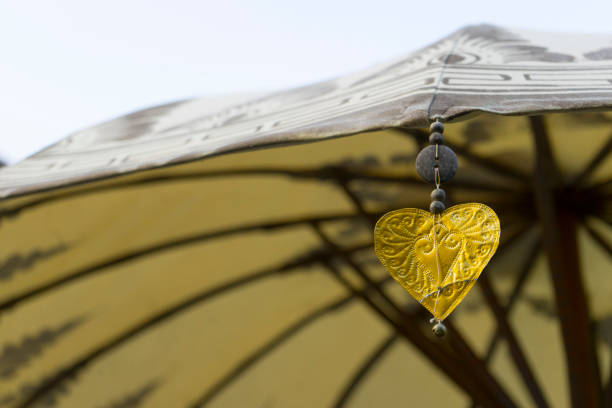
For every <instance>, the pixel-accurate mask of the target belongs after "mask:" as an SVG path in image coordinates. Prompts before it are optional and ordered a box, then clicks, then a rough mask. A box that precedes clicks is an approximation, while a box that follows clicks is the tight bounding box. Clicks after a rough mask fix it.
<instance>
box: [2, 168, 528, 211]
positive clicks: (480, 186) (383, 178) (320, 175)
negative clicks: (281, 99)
mask: <svg viewBox="0 0 612 408" xmlns="http://www.w3.org/2000/svg"><path fill="white" fill-rule="evenodd" d="M261 175H282V176H289V177H295V178H306V179H318V180H331V181H338V179H351V180H369V181H378V182H388V183H403V184H414V185H419V186H421V185H422V182H421V181H420V180H419V179H417V178H416V177H410V176H404V175H402V176H396V175H392V174H385V173H383V172H380V171H364V170H348V169H345V168H342V167H340V166H324V167H319V168H312V169H308V168H306V169H291V168H282V167H262V168H251V169H232V170H218V171H205V172H204V171H202V172H192V173H185V174H169V175H165V176H152V177H149V178H146V179H140V180H134V181H129V182H123V183H118V184H111V185H101V186H91V187H87V188H81V189H76V190H74V191H65V192H58V193H56V194H55V195H50V196H47V197H44V198H41V199H37V200H32V201H30V202H27V203H23V204H20V205H17V206H15V207H12V208H4V209H0V218H2V217H10V216H16V215H18V214H19V213H20V212H21V211H23V210H25V209H31V208H35V207H38V206H40V205H44V204H48V203H52V202H54V201H58V200H63V199H69V198H71V197H77V196H78V197H82V196H83V195H85V194H95V193H99V192H105V191H111V190H119V189H123V188H133V187H139V186H142V185H146V184H158V183H173V182H177V181H189V180H203V179H207V178H216V177H236V176H261ZM453 185H454V186H455V187H457V188H466V189H474V190H483V191H495V192H500V193H516V192H517V191H516V189H512V188H507V187H504V186H496V185H492V184H486V183H476V182H469V181H455V182H453Z"/></svg>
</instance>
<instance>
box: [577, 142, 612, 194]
mask: <svg viewBox="0 0 612 408" xmlns="http://www.w3.org/2000/svg"><path fill="white" fill-rule="evenodd" d="M611 151H612V135H610V136H608V140H607V141H606V142H605V143H604V145H603V146H602V147H601V148H600V149H598V150H597V153H595V156H593V158H592V159H591V161H589V163H588V164H587V165H586V166H585V167H584V170H582V171H581V172H580V173H578V175H576V177H574V179H573V180H572V181H571V182H570V183H569V184H570V187H573V188H581V187H583V185H584V183H586V182H587V181H588V180H589V177H590V176H591V175H592V174H593V173H594V172H595V170H597V168H598V167H599V165H600V164H601V163H602V162H603V161H604V160H605V159H606V158H607V157H608V154H610V152H611Z"/></svg>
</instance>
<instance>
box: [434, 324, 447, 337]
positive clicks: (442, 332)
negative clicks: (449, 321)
mask: <svg viewBox="0 0 612 408" xmlns="http://www.w3.org/2000/svg"><path fill="white" fill-rule="evenodd" d="M431 331H432V332H433V334H435V335H436V336H437V337H444V336H446V326H445V325H444V324H443V323H442V322H438V323H436V324H435V325H434V327H432V329H431Z"/></svg>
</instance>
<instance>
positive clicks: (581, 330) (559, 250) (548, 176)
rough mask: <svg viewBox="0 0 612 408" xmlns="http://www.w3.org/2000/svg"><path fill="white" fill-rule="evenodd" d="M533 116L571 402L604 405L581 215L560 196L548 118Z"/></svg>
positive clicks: (545, 238)
mask: <svg viewBox="0 0 612 408" xmlns="http://www.w3.org/2000/svg"><path fill="white" fill-rule="evenodd" d="M529 122H530V125H531V129H532V133H533V139H534V144H535V150H536V167H535V177H534V195H535V198H536V204H537V209H538V214H539V217H540V225H541V226H542V242H543V248H544V250H545V252H546V254H547V259H548V267H549V272H550V275H551V280H552V283H553V288H554V293H555V300H556V305H557V311H558V313H559V320H560V323H561V332H562V336H563V343H564V348H565V356H566V360H567V371H568V376H569V378H568V385H569V389H570V395H571V402H572V406H574V407H599V406H601V393H600V386H601V380H600V373H599V367H598V363H597V352H596V349H595V343H594V338H593V336H592V333H591V330H590V317H589V310H588V305H587V300H586V293H585V289H584V284H583V282H582V276H581V272H580V262H579V258H578V246H577V238H576V222H577V216H576V214H575V213H574V212H573V211H572V210H571V209H569V208H564V207H563V203H562V202H557V201H556V197H555V193H556V192H558V191H559V189H560V188H561V187H562V186H561V185H560V179H561V177H560V174H559V172H558V168H557V165H556V163H555V160H554V157H553V153H552V148H551V146H550V142H549V137H548V133H547V129H546V124H545V122H544V119H543V118H542V117H541V116H530V117H529Z"/></svg>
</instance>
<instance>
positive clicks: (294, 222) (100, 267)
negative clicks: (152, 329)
mask: <svg viewBox="0 0 612 408" xmlns="http://www.w3.org/2000/svg"><path fill="white" fill-rule="evenodd" d="M360 216H361V215H360V214H354V213H345V214H340V213H339V214H329V215H324V216H320V217H304V218H294V219H287V220H283V221H277V222H274V221H270V222H264V223H258V224H253V225H247V226H240V227H235V228H226V229H221V230H217V231H212V232H205V233H201V234H195V235H191V236H188V237H182V238H179V239H177V240H174V241H169V242H164V243H161V244H156V245H152V246H149V247H146V248H142V249H137V250H133V251H131V252H128V253H126V254H122V255H120V256H117V257H115V258H112V259H110V260H105V261H103V262H100V263H97V264H94V265H90V266H87V267H85V268H82V269H79V270H77V271H76V272H73V273H69V274H67V275H66V276H64V277H62V278H60V279H57V280H55V281H52V282H50V283H46V284H43V285H41V286H39V287H36V288H34V289H32V290H30V291H27V292H24V293H21V294H18V295H16V296H13V297H11V298H8V299H5V300H3V301H1V302H0V311H3V310H6V309H9V308H12V307H14V306H16V305H17V304H19V303H21V302H23V301H26V300H28V299H30V298H32V297H34V296H37V295H40V294H42V293H45V292H48V291H50V290H52V289H55V288H57V287H59V286H61V285H63V284H66V283H69V282H72V281H75V280H78V279H82V278H85V277H87V276H89V275H91V274H94V273H98V272H102V271H104V270H107V269H108V268H109V267H111V266H116V265H120V264H123V263H125V262H129V261H134V260H136V259H139V258H141V257H143V256H147V255H150V254H153V253H156V252H161V251H166V250H170V249H176V248H180V247H183V246H186V245H191V244H194V243H199V242H204V241H207V240H211V239H216V238H221V237H227V236H231V235H234V234H241V233H245V232H250V231H257V230H264V231H265V230H273V229H279V228H287V227H294V226H298V225H309V224H310V223H312V222H313V221H315V222H326V221H336V220H346V219H355V218H357V217H360Z"/></svg>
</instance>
